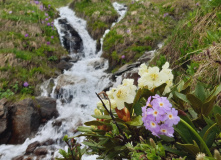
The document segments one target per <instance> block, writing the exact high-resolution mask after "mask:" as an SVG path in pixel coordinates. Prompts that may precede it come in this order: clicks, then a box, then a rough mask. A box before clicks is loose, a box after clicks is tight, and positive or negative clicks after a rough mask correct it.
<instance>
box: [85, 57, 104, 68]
mask: <svg viewBox="0 0 221 160" xmlns="http://www.w3.org/2000/svg"><path fill="white" fill-rule="evenodd" d="M104 62H105V59H104V58H99V60H95V61H91V62H90V63H89V64H88V65H91V66H93V68H94V69H101V68H103V67H104Z"/></svg>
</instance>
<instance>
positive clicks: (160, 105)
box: [142, 95, 180, 137]
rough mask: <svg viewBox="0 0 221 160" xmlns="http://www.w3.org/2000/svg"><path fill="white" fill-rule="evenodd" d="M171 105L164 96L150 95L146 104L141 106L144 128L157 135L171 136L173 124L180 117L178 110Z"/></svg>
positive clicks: (176, 122)
mask: <svg viewBox="0 0 221 160" xmlns="http://www.w3.org/2000/svg"><path fill="white" fill-rule="evenodd" d="M151 99H153V100H151ZM171 107H172V105H171V104H170V102H169V101H168V99H167V98H166V97H160V96H159V95H155V96H150V97H149V98H148V100H147V103H146V106H144V107H142V121H143V123H144V126H145V128H146V129H147V130H149V131H151V132H152V134H153V135H155V136H158V137H159V135H166V136H168V137H173V133H174V128H173V125H176V124H178V122H179V121H180V118H179V117H178V111H177V110H175V109H174V108H171Z"/></svg>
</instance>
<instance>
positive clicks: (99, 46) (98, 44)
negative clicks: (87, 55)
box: [96, 39, 101, 53]
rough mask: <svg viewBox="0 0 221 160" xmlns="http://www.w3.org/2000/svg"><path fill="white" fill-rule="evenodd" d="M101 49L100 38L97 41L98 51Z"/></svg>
mask: <svg viewBox="0 0 221 160" xmlns="http://www.w3.org/2000/svg"><path fill="white" fill-rule="evenodd" d="M100 50H101V41H100V39H98V40H97V43H96V53H97V52H99V51H100Z"/></svg>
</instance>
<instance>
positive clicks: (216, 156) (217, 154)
mask: <svg viewBox="0 0 221 160" xmlns="http://www.w3.org/2000/svg"><path fill="white" fill-rule="evenodd" d="M214 158H215V159H217V160H221V156H220V153H219V151H218V150H217V149H215V150H214Z"/></svg>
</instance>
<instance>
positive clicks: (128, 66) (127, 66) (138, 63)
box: [113, 62, 141, 76]
mask: <svg viewBox="0 0 221 160" xmlns="http://www.w3.org/2000/svg"><path fill="white" fill-rule="evenodd" d="M140 64H141V63H140V62H135V63H133V64H125V65H124V66H122V67H121V68H120V69H119V70H118V71H117V72H115V73H114V74H113V76H119V75H121V74H122V73H124V72H126V71H128V70H130V69H132V68H134V67H137V66H139V65H140Z"/></svg>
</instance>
